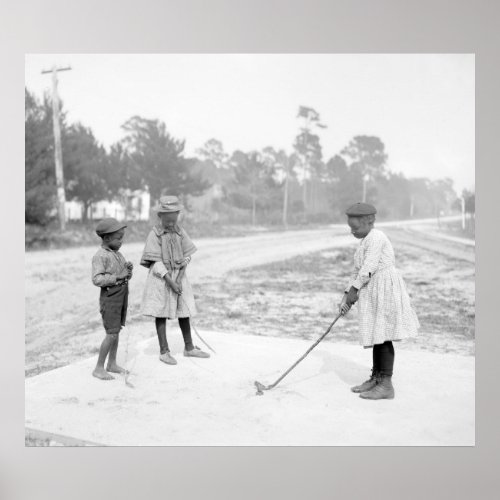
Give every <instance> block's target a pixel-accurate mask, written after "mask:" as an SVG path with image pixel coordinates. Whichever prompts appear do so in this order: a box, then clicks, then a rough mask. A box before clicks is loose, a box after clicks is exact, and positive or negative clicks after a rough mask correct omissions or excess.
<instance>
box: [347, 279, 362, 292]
mask: <svg viewBox="0 0 500 500" xmlns="http://www.w3.org/2000/svg"><path fill="white" fill-rule="evenodd" d="M351 286H353V287H354V288H357V289H358V290H359V289H360V288H361V287H362V286H363V283H361V280H360V279H355V280H354V281H353V282H352V283H351ZM348 291H349V290H348Z"/></svg>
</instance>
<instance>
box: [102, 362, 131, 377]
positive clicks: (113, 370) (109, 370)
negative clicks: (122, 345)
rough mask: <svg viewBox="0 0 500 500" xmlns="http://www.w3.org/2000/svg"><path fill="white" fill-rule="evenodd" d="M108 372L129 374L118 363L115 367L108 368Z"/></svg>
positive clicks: (109, 366)
mask: <svg viewBox="0 0 500 500" xmlns="http://www.w3.org/2000/svg"><path fill="white" fill-rule="evenodd" d="M106 371H108V372H111V373H123V374H127V373H128V370H125V368H122V367H121V366H118V365H117V364H116V363H115V364H113V365H108V366H106Z"/></svg>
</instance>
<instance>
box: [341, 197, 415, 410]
mask: <svg viewBox="0 0 500 500" xmlns="http://www.w3.org/2000/svg"><path fill="white" fill-rule="evenodd" d="M376 213H377V210H376V208H375V207H374V206H373V205H371V204H369V203H355V204H354V205H352V206H351V207H349V208H348V209H347V210H346V215H347V224H348V225H349V227H350V228H351V233H352V235H353V236H354V237H355V238H357V239H359V240H360V244H359V247H358V249H357V250H356V253H355V254H354V272H353V274H352V276H351V280H350V281H349V284H348V285H347V287H346V289H345V293H344V297H343V299H342V301H341V303H340V304H339V309H340V311H341V312H342V313H343V314H345V313H347V311H348V310H349V309H350V308H351V306H352V305H353V304H355V303H356V302H357V303H358V322H359V336H360V343H361V344H362V345H363V346H364V347H366V348H368V347H372V348H373V364H372V374H371V377H370V378H369V379H368V380H366V381H365V382H363V383H362V384H360V385H358V386H355V387H352V388H351V390H352V391H353V392H355V393H358V394H359V395H360V397H361V398H363V399H372V400H377V399H393V398H394V386H393V384H392V375H393V369H394V345H393V342H394V341H398V340H403V339H406V338H409V337H414V336H416V335H417V333H418V328H419V322H418V318H417V315H416V314H415V311H414V310H413V307H412V305H411V302H410V297H409V295H408V292H407V291H406V285H405V283H404V281H403V278H402V276H401V275H400V274H399V271H398V270H397V269H396V266H395V257H394V249H393V247H392V244H391V242H390V241H389V238H387V236H386V235H385V234H384V233H383V232H382V231H380V230H378V229H375V228H374V227H373V226H374V223H375V214H376Z"/></svg>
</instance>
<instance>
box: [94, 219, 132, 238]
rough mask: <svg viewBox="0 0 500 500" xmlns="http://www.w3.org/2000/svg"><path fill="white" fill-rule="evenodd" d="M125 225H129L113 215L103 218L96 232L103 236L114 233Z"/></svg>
mask: <svg viewBox="0 0 500 500" xmlns="http://www.w3.org/2000/svg"><path fill="white" fill-rule="evenodd" d="M124 227H127V224H123V222H118V221H117V220H116V219H115V218H113V217H108V218H107V219H102V221H101V222H99V224H97V226H96V228H95V232H96V233H97V236H103V235H105V234H110V233H114V232H115V231H119V230H120V229H123V228H124Z"/></svg>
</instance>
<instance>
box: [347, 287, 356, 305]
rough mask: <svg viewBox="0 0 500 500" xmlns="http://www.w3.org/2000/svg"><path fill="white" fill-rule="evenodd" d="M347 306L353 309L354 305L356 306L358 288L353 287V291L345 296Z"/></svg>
mask: <svg viewBox="0 0 500 500" xmlns="http://www.w3.org/2000/svg"><path fill="white" fill-rule="evenodd" d="M344 297H345V301H346V304H347V305H348V306H349V307H351V306H352V305H353V304H355V303H356V302H357V301H358V290H357V288H354V287H353V286H351V289H350V290H349V292H348V293H347V295H345V296H344Z"/></svg>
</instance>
